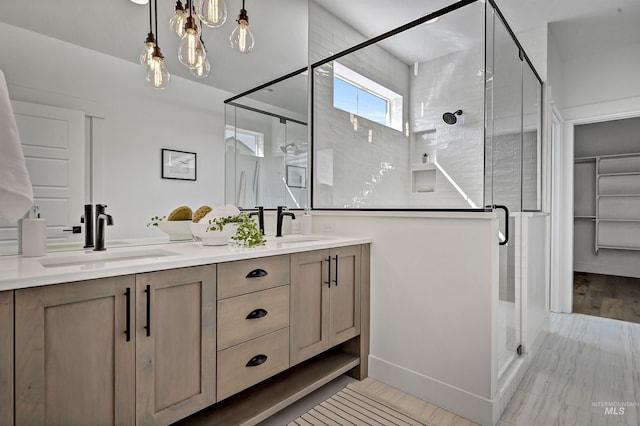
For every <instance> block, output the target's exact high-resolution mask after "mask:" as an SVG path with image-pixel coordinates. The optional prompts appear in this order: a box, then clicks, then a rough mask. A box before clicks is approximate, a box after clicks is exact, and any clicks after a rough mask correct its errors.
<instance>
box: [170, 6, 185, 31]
mask: <svg viewBox="0 0 640 426" xmlns="http://www.w3.org/2000/svg"><path fill="white" fill-rule="evenodd" d="M186 17H187V14H186V12H185V10H184V7H183V6H182V2H181V1H180V0H178V1H177V2H176V8H175V11H174V12H173V16H171V19H169V28H171V31H172V32H173V33H174V34H175V35H177V36H178V38H182V37H183V36H184V24H185V19H186Z"/></svg>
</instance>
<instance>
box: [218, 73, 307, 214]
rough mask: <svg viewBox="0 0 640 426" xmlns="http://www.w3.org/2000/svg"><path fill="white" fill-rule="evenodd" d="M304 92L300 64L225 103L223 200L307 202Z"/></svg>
mask: <svg viewBox="0 0 640 426" xmlns="http://www.w3.org/2000/svg"><path fill="white" fill-rule="evenodd" d="M307 91H308V78H307V71H306V69H303V70H299V71H296V72H294V73H292V74H290V75H287V76H284V77H283V78H282V79H279V80H278V81H275V82H274V83H270V84H268V85H266V86H263V87H261V88H258V89H257V90H255V91H252V92H251V93H248V94H246V95H242V96H240V97H234V98H231V99H230V100H228V101H227V102H226V104H225V118H226V127H225V170H226V177H225V182H226V188H225V199H226V201H227V203H231V204H235V205H237V206H240V207H243V208H253V207H255V206H263V207H265V208H268V209H274V208H276V207H278V206H287V207H289V208H294V209H296V208H297V209H300V208H306V207H308V205H309V186H310V185H309V151H310V150H309V138H308V126H307Z"/></svg>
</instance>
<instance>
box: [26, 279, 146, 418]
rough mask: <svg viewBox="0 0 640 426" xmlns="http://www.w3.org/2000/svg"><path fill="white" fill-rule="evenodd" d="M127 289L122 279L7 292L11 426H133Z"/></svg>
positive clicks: (129, 283) (131, 286)
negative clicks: (11, 323) (11, 298)
mask: <svg viewBox="0 0 640 426" xmlns="http://www.w3.org/2000/svg"><path fill="white" fill-rule="evenodd" d="M134 290H135V279H134V277H133V276H132V275H130V276H122V277H115V278H104V279H97V280H91V281H80V282H75V283H69V284H58V285H51V286H45V287H36V288H28V289H22V290H16V291H15V424H16V425H43V424H59V425H80V424H103V425H107V424H122V425H125V424H134V423H135V411H134V410H135V370H134V368H135V360H134V356H135V340H134V336H135V335H134V333H133V330H135V318H134V316H133V312H132V311H131V310H129V311H127V305H129V307H130V308H133V306H134V305H133V299H134ZM127 292H128V294H129V296H128V297H127ZM127 298H128V299H129V303H127ZM127 318H129V320H130V321H129V330H130V332H131V334H130V338H129V340H127V337H126V334H125V331H126V330H127Z"/></svg>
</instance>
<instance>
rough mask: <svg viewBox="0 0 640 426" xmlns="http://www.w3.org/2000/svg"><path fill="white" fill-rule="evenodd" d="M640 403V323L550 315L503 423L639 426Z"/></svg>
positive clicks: (568, 315) (587, 316) (579, 315)
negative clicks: (548, 323)
mask: <svg viewBox="0 0 640 426" xmlns="http://www.w3.org/2000/svg"><path fill="white" fill-rule="evenodd" d="M639 405H640V325H638V324H635V323H630V322H624V321H617V320H612V319H608V318H600V317H595V316H589V315H581V314H551V326H550V333H549V335H548V336H547V338H546V339H545V341H544V342H543V344H542V347H541V349H540V351H539V353H538V354H537V355H536V357H535V359H534V360H533V362H532V364H531V366H530V367H529V370H528V371H527V373H526V374H525V376H524V379H523V380H522V382H521V383H520V386H519V387H518V390H517V391H516V393H515V395H514V397H513V399H512V400H511V402H510V403H509V405H508V406H507V408H506V410H505V412H504V413H503V415H502V418H501V420H500V423H499V425H500V426H516V425H517V426H520V425H522V426H528V425H545V426H546V425H562V426H564V425H576V426H590V425H593V426H600V425H605V426H608V425H612V426H618V425H620V426H623V425H630V426H631V425H633V426H637V425H639V424H640V410H639ZM622 407H624V409H623V410H621V408H622ZM614 408H615V410H614Z"/></svg>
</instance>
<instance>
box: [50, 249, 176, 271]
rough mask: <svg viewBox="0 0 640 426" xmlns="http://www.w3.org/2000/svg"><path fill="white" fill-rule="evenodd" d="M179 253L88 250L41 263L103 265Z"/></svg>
mask: <svg viewBox="0 0 640 426" xmlns="http://www.w3.org/2000/svg"><path fill="white" fill-rule="evenodd" d="M177 254H178V253H175V252H172V251H169V250H163V249H144V250H134V251H123V252H119V251H114V252H103V253H95V252H88V253H82V254H74V255H72V256H63V257H54V258H49V259H41V260H40V264H41V265H42V266H44V267H45V268H60V267H65V266H86V267H89V268H90V267H96V266H103V265H104V264H105V263H113V262H126V261H130V260H141V259H159V258H163V257H167V256H175V255H177Z"/></svg>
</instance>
